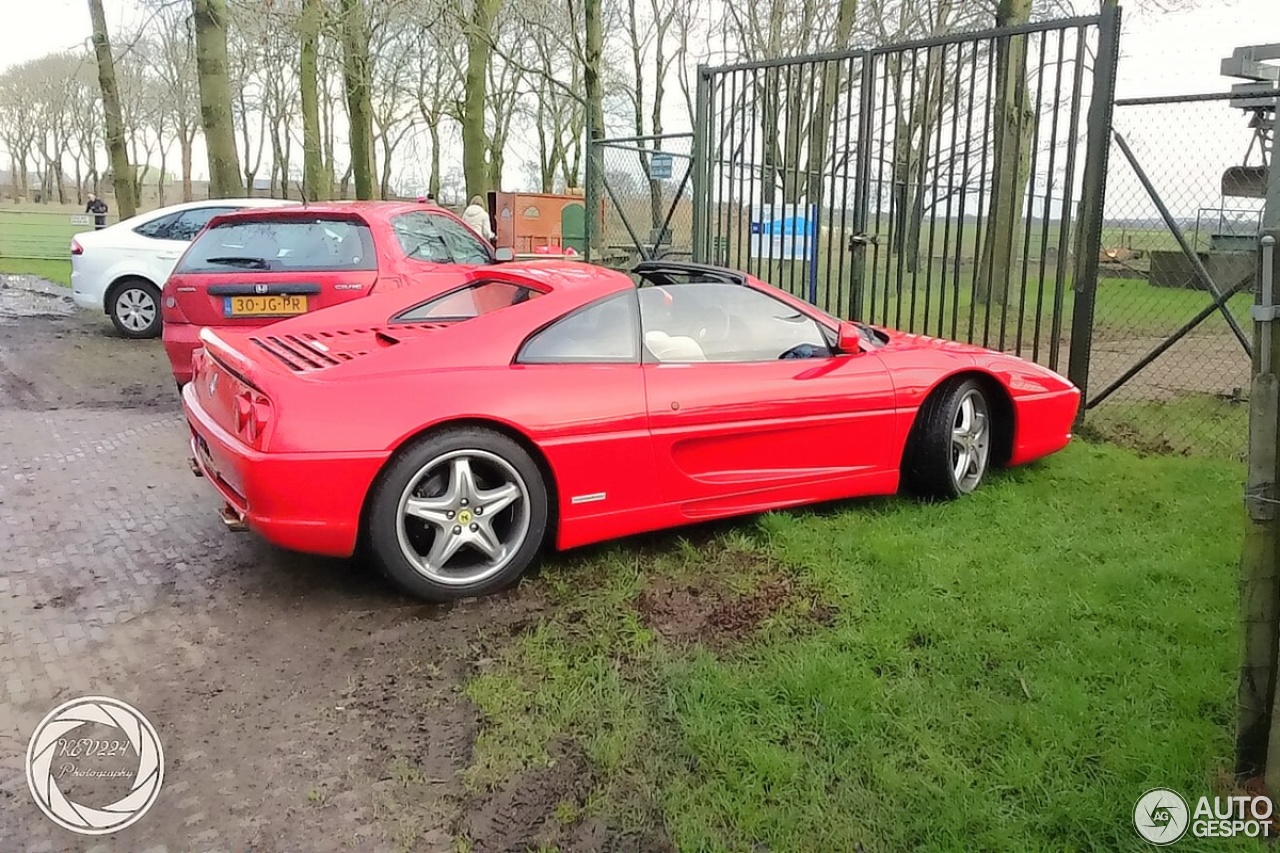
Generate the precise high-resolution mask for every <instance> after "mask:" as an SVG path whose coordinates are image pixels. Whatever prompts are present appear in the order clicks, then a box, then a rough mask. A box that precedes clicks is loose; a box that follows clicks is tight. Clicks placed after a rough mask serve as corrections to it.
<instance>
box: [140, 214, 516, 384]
mask: <svg viewBox="0 0 1280 853" xmlns="http://www.w3.org/2000/svg"><path fill="white" fill-rule="evenodd" d="M504 253H506V254H505V255H504ZM509 259H510V250H509V249H503V250H498V251H494V249H493V248H492V247H491V246H490V245H489V243H488V242H487V241H485V240H484V239H482V238H481V237H480V236H479V235H478V234H476V233H475V232H474V231H472V230H471V228H470V227H468V226H467V225H466V223H464V222H463V221H462V220H461V219H459V218H458V217H457V216H454V215H453V214H452V213H450V212H449V211H447V210H445V209H443V208H441V207H437V206H435V205H427V204H413V203H406V202H381V201H366V202H332V203H326V204H310V205H305V206H303V205H298V206H290V207H277V208H268V209H250V210H239V211H236V212H234V213H225V214H223V215H221V216H217V217H215V218H213V219H212V220H211V221H210V222H209V225H208V227H207V228H205V229H204V230H203V231H201V232H200V234H199V236H197V237H196V239H195V241H194V242H193V243H192V244H191V245H190V246H189V247H188V248H187V250H186V252H184V253H183V255H182V258H181V259H180V260H179V261H178V263H177V266H175V267H174V268H173V272H172V273H171V274H170V276H169V279H168V281H166V282H165V285H164V290H163V292H162V299H161V304H162V305H163V308H162V309H161V315H162V317H163V319H164V323H163V329H164V331H163V335H164V348H165V351H166V352H167V353H168V355H169V363H170V365H171V366H172V367H173V377H174V379H175V380H176V381H177V383H178V387H179V388H181V387H182V385H183V384H185V383H186V382H187V381H189V380H190V379H191V353H192V352H193V351H194V350H195V349H197V348H198V347H199V346H200V344H199V340H200V330H201V329H202V328H205V327H208V326H212V327H217V328H227V329H236V330H248V329H252V328H255V327H259V326H265V325H267V324H269V323H274V322H276V321H278V320H280V319H282V318H284V317H292V316H294V315H297V314H306V313H309V312H312V311H318V310H320V309H321V308H325V307H327V306H331V305H337V304H339V303H341V302H347V301H350V300H352V299H356V298H358V297H362V296H368V295H369V294H370V293H377V292H381V291H384V290H391V289H394V288H398V287H400V286H402V285H404V284H418V283H420V282H422V281H424V280H425V279H428V278H430V276H431V275H432V274H434V273H436V272H440V271H441V270H446V271H447V270H450V269H456V266H457V265H463V266H487V265H489V264H493V263H496V262H497V261H500V260H509Z"/></svg>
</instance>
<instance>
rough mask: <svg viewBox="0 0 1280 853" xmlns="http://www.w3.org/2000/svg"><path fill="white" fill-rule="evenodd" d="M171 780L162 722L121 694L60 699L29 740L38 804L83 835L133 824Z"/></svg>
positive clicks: (29, 762)
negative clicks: (149, 717)
mask: <svg viewBox="0 0 1280 853" xmlns="http://www.w3.org/2000/svg"><path fill="white" fill-rule="evenodd" d="M86 726H87V727H88V728H87V729H85V728H84V727H86ZM77 735H80V736H79V737H77ZM85 735H93V736H85ZM163 781H164V750H163V749H161V748H160V738H159V736H158V735H157V734H156V730H155V728H154V727H153V726H152V725H151V723H150V721H148V720H147V718H146V717H144V716H143V715H142V713H141V712H140V711H138V709H136V708H134V707H133V706H132V705H128V704H126V703H124V702H121V701H120V700H118V699H110V698H108V697H106V696H85V697H82V698H80V699H72V700H71V701H70V702H65V703H63V704H62V705H59V706H58V707H57V708H54V709H53V710H52V711H50V712H49V715H48V716H46V717H45V718H44V719H43V720H41V721H40V725H38V726H36V730H35V733H34V734H33V735H32V736H31V744H30V745H29V746H28V747H27V784H28V785H30V787H31V795H32V796H33V797H35V800H36V805H38V806H39V807H40V810H41V811H42V812H44V813H45V815H46V816H47V817H48V818H49V819H50V820H52V821H53V822H54V823H56V824H58V825H59V826H61V827H63V828H64V829H69V830H71V831H72V832H78V833H80V834H81V835H108V834H110V833H112V832H118V831H119V830H122V829H124V828H125V827H126V826H129V825H131V824H133V823H134V822H136V821H137V820H138V819H139V818H141V817H142V816H143V815H144V814H146V813H147V810H148V809H150V808H151V806H152V805H154V804H155V801H156V797H158V796H159V795H160V785H161V783H162V782H163ZM69 792H70V793H69ZM85 801H87V802H85ZM104 801H105V802H104Z"/></svg>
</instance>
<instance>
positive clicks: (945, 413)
mask: <svg viewBox="0 0 1280 853" xmlns="http://www.w3.org/2000/svg"><path fill="white" fill-rule="evenodd" d="M991 427H992V424H991V406H990V404H989V402H988V401H987V396H986V392H985V391H984V390H983V388H982V385H981V384H980V383H978V382H977V381H975V380H973V379H966V380H963V381H961V382H956V383H953V384H951V385H949V386H945V387H943V388H941V389H939V390H938V391H937V392H935V393H933V394H932V395H930V397H929V398H928V399H927V400H926V401H925V404H924V406H922V407H921V409H920V413H919V415H918V416H917V420H916V425H915V429H914V430H913V431H912V437H911V445H910V446H909V447H908V449H907V455H908V459H907V464H906V465H905V466H904V467H905V470H904V471H903V478H904V480H905V485H906V486H907V487H908V488H909V489H910V490H911V491H913V492H915V493H916V494H918V495H920V496H921V497H924V498H929V499H933V500H948V499H951V498H957V497H960V496H962V495H967V494H969V493H970V492H972V491H974V490H975V489H977V488H978V486H980V485H982V481H983V479H985V477H986V475H987V470H988V468H989V467H990V465H991V447H992V429H991Z"/></svg>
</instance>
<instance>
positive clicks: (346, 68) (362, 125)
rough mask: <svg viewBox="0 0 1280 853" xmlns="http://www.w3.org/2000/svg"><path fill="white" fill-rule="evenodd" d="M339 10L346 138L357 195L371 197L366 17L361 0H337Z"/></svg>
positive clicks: (361, 197)
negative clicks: (345, 98)
mask: <svg viewBox="0 0 1280 853" xmlns="http://www.w3.org/2000/svg"><path fill="white" fill-rule="evenodd" d="M340 2H341V9H342V53H343V80H344V82H345V85H346V91H347V122H348V124H349V129H348V134H349V136H348V139H349V143H350V147H351V168H352V172H353V173H354V176H355V184H356V198H358V199H368V198H373V188H374V183H375V180H376V178H375V169H374V167H373V164H374V153H373V103H372V93H371V85H372V74H371V68H370V66H371V62H370V58H369V41H370V33H369V18H368V10H367V9H366V7H365V2H364V0H340Z"/></svg>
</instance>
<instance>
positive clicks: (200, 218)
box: [165, 207, 235, 243]
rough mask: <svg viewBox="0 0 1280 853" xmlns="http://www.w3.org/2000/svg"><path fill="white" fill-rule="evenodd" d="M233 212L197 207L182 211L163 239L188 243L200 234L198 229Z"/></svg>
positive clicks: (222, 208)
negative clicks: (222, 215)
mask: <svg viewBox="0 0 1280 853" xmlns="http://www.w3.org/2000/svg"><path fill="white" fill-rule="evenodd" d="M233 210H235V208H234V207H197V208H194V209H192V210H184V211H182V213H179V214H178V218H177V219H175V220H174V221H173V224H172V225H170V226H169V233H167V234H166V235H165V239H166V240H183V241H185V242H188V243H189V242H191V240H193V239H194V238H195V236H196V235H197V234H199V233H200V229H202V228H204V227H205V226H206V225H208V224H209V220H210V219H213V217H215V216H217V215H219V214H222V213H229V212H231V211H233Z"/></svg>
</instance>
